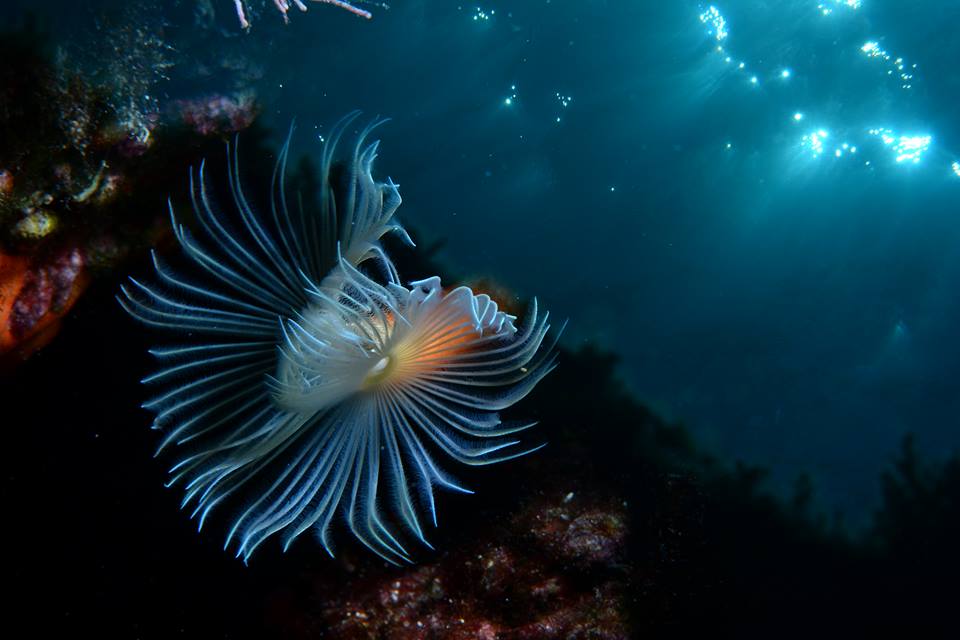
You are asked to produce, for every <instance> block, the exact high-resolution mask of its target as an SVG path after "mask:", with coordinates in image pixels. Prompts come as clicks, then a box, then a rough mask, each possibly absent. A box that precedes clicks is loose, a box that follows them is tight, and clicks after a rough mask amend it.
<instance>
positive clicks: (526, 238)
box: [45, 0, 960, 520]
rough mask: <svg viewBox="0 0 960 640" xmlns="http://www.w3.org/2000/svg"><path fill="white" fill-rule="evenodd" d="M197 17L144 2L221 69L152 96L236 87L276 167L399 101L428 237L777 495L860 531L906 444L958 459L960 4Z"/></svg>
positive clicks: (182, 74) (165, 85)
mask: <svg viewBox="0 0 960 640" xmlns="http://www.w3.org/2000/svg"><path fill="white" fill-rule="evenodd" d="M64 4H65V3H64ZM191 5H192V3H189V2H179V3H178V2H165V3H159V4H156V5H146V4H145V5H144V9H143V14H142V19H143V21H144V22H145V23H151V21H153V24H159V23H161V22H162V21H163V20H166V21H168V22H167V23H166V24H167V28H168V30H169V32H170V33H171V37H173V36H176V37H177V38H179V39H180V41H181V42H186V41H189V40H190V38H191V37H194V38H195V40H196V42H195V44H196V49H197V51H199V50H201V49H204V50H206V51H207V54H206V57H205V58H204V61H203V64H204V65H206V66H207V67H212V69H213V70H212V71H210V70H209V68H208V69H207V71H209V74H206V72H204V73H201V71H200V62H199V61H198V60H199V58H200V57H201V56H200V54H199V53H195V54H189V55H188V54H185V53H182V55H181V57H179V58H178V65H177V66H175V67H174V68H173V69H172V70H171V71H170V73H169V75H170V80H167V81H160V82H158V85H157V91H158V92H159V94H161V95H163V96H164V98H170V97H175V96H177V95H188V94H189V93H190V92H196V91H197V90H198V89H199V88H201V87H202V89H203V90H204V91H207V92H209V91H222V92H228V91H233V90H235V89H237V88H252V89H253V90H255V92H256V94H257V95H258V98H259V100H260V102H261V104H262V105H264V107H265V108H264V113H263V115H262V121H263V122H264V123H266V124H267V125H268V126H271V127H274V128H276V130H277V131H279V132H283V131H285V129H286V127H287V126H288V124H289V122H290V121H291V120H294V119H295V120H296V122H297V126H298V131H299V135H297V136H296V138H295V140H296V143H295V150H294V153H295V154H299V153H316V152H317V151H318V150H319V148H320V139H321V137H322V136H323V133H324V131H325V129H326V128H329V125H330V124H331V123H332V122H333V121H335V120H336V119H337V118H338V117H339V116H340V115H341V114H343V113H345V112H347V111H349V110H351V109H355V108H359V109H362V110H363V111H364V112H367V113H370V114H381V115H386V116H389V117H391V118H392V122H391V123H390V124H389V125H388V126H386V127H385V128H383V129H382V139H383V147H382V152H381V158H380V160H379V165H378V166H379V167H381V170H382V171H385V172H389V174H390V175H391V176H392V177H393V178H394V179H395V180H396V181H397V182H399V183H400V185H401V192H402V194H403V197H404V199H405V202H404V205H403V206H402V208H401V214H402V215H401V217H402V219H403V221H404V222H405V223H407V224H408V225H409V226H410V227H411V228H412V229H413V230H414V233H415V239H416V240H417V241H418V242H419V243H420V244H422V245H430V244H431V243H433V242H435V241H438V240H444V241H445V242H446V244H445V245H444V248H443V249H442V251H441V252H440V254H439V257H440V258H441V259H442V260H445V261H447V262H448V263H449V264H451V265H455V269H456V270H457V271H458V272H459V273H461V274H464V275H484V276H491V277H493V278H494V279H495V280H497V281H498V282H500V283H502V284H504V285H505V286H507V287H509V288H511V289H514V290H516V291H517V292H519V293H522V294H525V295H534V294H535V295H537V296H538V297H539V299H540V300H541V301H542V302H543V303H544V304H545V306H546V307H548V308H550V309H551V310H552V312H553V313H555V314H557V315H558V316H560V317H567V318H569V320H570V324H569V328H568V331H567V333H566V337H565V342H566V344H567V346H570V347H578V346H581V345H586V344H597V345H600V346H602V347H603V348H605V349H609V350H611V351H613V352H615V353H617V354H618V355H619V357H620V359H621V367H622V375H623V377H624V378H625V380H626V381H627V382H628V383H629V385H630V387H631V389H632V390H633V391H634V392H635V393H636V394H637V395H638V396H639V397H640V398H641V399H643V400H644V401H645V402H647V403H649V404H650V405H651V406H652V407H654V408H655V409H656V410H657V411H659V412H661V413H663V414H664V415H666V416H668V417H670V418H671V419H673V420H676V421H680V422H682V423H684V424H685V425H687V426H688V427H689V428H690V429H691V431H692V432H693V433H694V434H695V436H696V438H697V440H698V442H699V443H700V444H701V445H702V446H704V447H706V448H707V449H709V450H711V451H713V452H715V453H717V454H718V455H720V456H722V457H723V458H725V459H729V460H734V459H742V460H745V461H747V462H750V463H754V464H759V465H762V466H766V467H769V468H770V470H771V472H772V486H773V487H775V488H778V489H782V490H784V491H789V488H790V487H791V486H792V483H793V481H794V479H795V478H796V476H797V474H798V473H800V472H803V471H807V472H809V473H811V475H812V476H813V480H814V484H815V486H816V487H817V490H818V494H817V495H818V497H817V499H818V501H819V504H820V508H821V509H823V510H826V511H832V510H834V509H839V510H843V511H845V512H847V513H848V514H849V515H850V516H851V519H853V520H856V519H857V518H858V517H862V516H864V515H865V514H867V513H868V512H869V509H870V507H871V505H873V504H875V503H876V501H877V499H878V484H877V478H878V474H879V472H880V471H881V470H882V469H883V468H884V467H885V466H886V465H887V464H888V463H889V461H890V459H891V458H892V456H893V455H894V453H895V451H896V450H897V448H898V445H899V442H900V440H901V438H902V437H903V436H904V435H905V434H906V433H914V434H916V436H917V442H918V445H919V447H920V449H921V451H925V452H927V453H929V454H931V455H934V456H938V455H940V454H942V453H944V452H947V451H950V450H952V449H955V448H957V446H958V445H960V428H958V424H957V415H958V413H960V382H958V381H960V341H958V339H957V327H958V326H960V303H958V295H957V292H958V289H960V220H958V218H957V216H958V214H960V166H958V167H957V168H954V166H953V163H954V162H958V161H960V127H958V122H957V120H956V105H957V104H958V102H960V71H958V70H957V68H956V66H955V63H956V61H957V60H960V39H958V38H956V37H955V29H954V26H953V25H956V24H957V22H958V20H960V6H958V5H957V3H955V2H951V1H950V0H930V1H924V2H911V3H891V2H880V1H879V0H875V1H871V0H862V2H859V3H858V2H853V1H850V2H843V1H834V0H823V1H821V2H818V1H817V0H788V1H781V2H747V1H734V0H731V1H729V2H722V3H721V2H718V3H717V4H716V5H715V8H716V12H712V11H711V10H710V6H711V5H710V4H709V3H703V4H701V3H697V2H688V1H686V0H677V1H671V2H642V1H637V2H613V1H602V0H580V1H577V2H574V1H573V0H553V1H550V0H529V1H523V2H506V1H501V2H487V1H484V2H482V3H480V5H479V8H478V5H475V4H470V5H467V4H458V3H456V2H446V1H441V0H429V1H414V0H409V1H408V0H396V2H393V3H391V6H390V8H389V10H387V9H384V8H382V7H379V6H374V5H367V6H366V8H368V9H370V10H371V11H372V12H373V13H374V18H373V20H370V21H366V20H362V19H360V18H357V17H355V16H352V15H350V14H348V13H346V12H343V11H340V10H337V9H335V8H332V7H326V6H320V5H317V6H311V9H310V11H309V12H308V13H306V14H302V15H301V14H299V13H298V12H297V14H296V15H293V16H292V18H293V19H292V20H291V23H290V24H289V25H286V26H285V25H283V24H282V23H281V21H280V20H279V17H278V16H277V15H275V14H274V13H273V12H272V10H271V9H270V8H264V9H263V10H262V11H261V12H260V13H258V14H257V18H258V19H257V21H256V22H255V24H254V28H253V29H252V31H250V32H249V33H246V34H244V33H242V32H241V31H240V30H239V28H238V27H237V25H236V21H235V18H234V16H233V14H232V3H231V2H229V0H215V1H214V2H213V4H212V5H211V6H214V7H215V8H216V10H217V12H218V14H217V16H216V24H217V25H218V28H216V29H207V30H205V31H203V32H202V36H201V35H200V32H199V31H198V32H197V35H196V36H191V35H190V29H191V25H190V23H189V21H183V16H185V15H186V16H189V15H191ZM56 9H57V3H47V6H46V7H45V10H46V11H47V12H49V14H50V15H51V16H53V18H52V19H53V21H54V22H55V23H56V21H57V20H60V21H62V22H63V24H64V25H67V21H66V19H65V18H64V15H65V14H63V13H62V12H58V11H57V10H56ZM719 17H722V19H723V22H722V29H720V30H719V31H718V27H720V25H721V23H720V22H719ZM177 20H180V21H181V22H179V23H178V22H176V21H177ZM718 36H722V37H718ZM191 55H195V56H196V58H191ZM728 59H729V60H728ZM238 61H240V62H239V63H238ZM741 63H742V67H741ZM217 65H219V68H218V66H217ZM914 65H916V66H914ZM238 69H240V70H238ZM278 140H279V134H278ZM597 416H598V417H597V419H598V420H603V411H602V407H598V408H597Z"/></svg>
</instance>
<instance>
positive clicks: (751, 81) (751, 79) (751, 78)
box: [750, 76, 759, 84]
mask: <svg viewBox="0 0 960 640" xmlns="http://www.w3.org/2000/svg"><path fill="white" fill-rule="evenodd" d="M757 82H759V80H757V76H751V77H750V84H757Z"/></svg>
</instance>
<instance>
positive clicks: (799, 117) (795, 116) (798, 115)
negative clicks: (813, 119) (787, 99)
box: [793, 111, 803, 122]
mask: <svg viewBox="0 0 960 640" xmlns="http://www.w3.org/2000/svg"><path fill="white" fill-rule="evenodd" d="M793 119H794V120H795V121H796V122H800V121H801V120H803V114H802V113H800V112H799V111H797V112H796V113H795V114H793Z"/></svg>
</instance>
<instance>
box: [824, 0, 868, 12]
mask: <svg viewBox="0 0 960 640" xmlns="http://www.w3.org/2000/svg"><path fill="white" fill-rule="evenodd" d="M835 6H842V7H847V8H848V9H854V10H856V9H859V8H860V0H822V2H820V4H818V5H817V8H819V9H820V12H821V13H822V14H823V15H825V16H828V15H830V14H831V13H833V7H835Z"/></svg>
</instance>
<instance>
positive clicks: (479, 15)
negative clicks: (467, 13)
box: [473, 7, 496, 22]
mask: <svg viewBox="0 0 960 640" xmlns="http://www.w3.org/2000/svg"><path fill="white" fill-rule="evenodd" d="M494 13H496V12H495V11H491V12H490V13H487V12H486V11H484V10H483V9H481V8H480V7H477V12H476V13H475V14H473V20H474V21H475V22H479V21H481V20H489V19H490V16H492V15H493V14H494Z"/></svg>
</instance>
